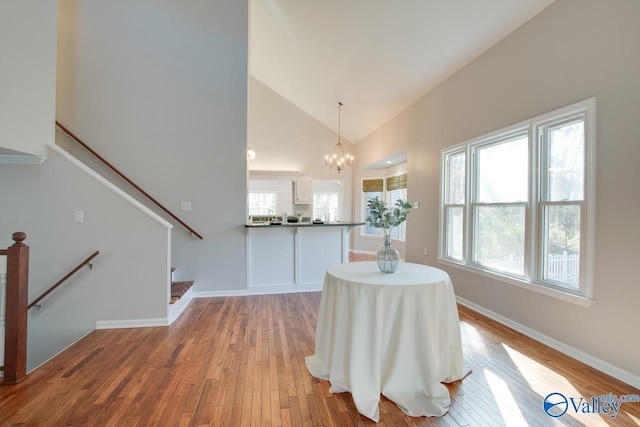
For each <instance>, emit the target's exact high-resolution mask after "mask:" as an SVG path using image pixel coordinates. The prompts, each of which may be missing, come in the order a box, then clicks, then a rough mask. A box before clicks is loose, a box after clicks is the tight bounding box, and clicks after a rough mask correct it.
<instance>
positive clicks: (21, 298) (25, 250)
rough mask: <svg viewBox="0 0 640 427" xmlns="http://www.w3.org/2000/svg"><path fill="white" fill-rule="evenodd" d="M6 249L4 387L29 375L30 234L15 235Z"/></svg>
mask: <svg viewBox="0 0 640 427" xmlns="http://www.w3.org/2000/svg"><path fill="white" fill-rule="evenodd" d="M11 238H12V239H13V240H14V242H15V243H14V244H13V245H12V246H10V247H9V248H7V288H6V299H5V302H6V309H5V313H6V314H5V318H6V322H5V335H4V349H5V350H4V351H5V353H4V384H16V383H19V382H20V381H22V380H23V379H24V377H25V376H26V375H27V311H28V310H27V306H28V305H29V302H28V293H29V246H27V245H25V244H24V240H25V239H26V238H27V235H26V234H25V233H22V232H16V233H13V235H12V236H11Z"/></svg>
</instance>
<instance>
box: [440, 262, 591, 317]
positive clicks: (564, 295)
mask: <svg viewBox="0 0 640 427" xmlns="http://www.w3.org/2000/svg"><path fill="white" fill-rule="evenodd" d="M437 259H438V262H439V263H440V264H444V265H447V266H449V267H454V268H459V269H460V270H464V271H468V272H470V273H475V274H479V275H481V276H484V277H488V278H490V279H494V280H499V281H501V282H504V283H508V284H510V285H515V286H517V287H519V288H522V289H526V290H529V291H533V292H536V293H538V294H543V295H547V296H550V297H553V298H556V299H559V300H562V301H565V302H569V303H572V304H576V305H579V306H581V307H585V308H588V307H591V305H592V304H593V303H594V302H595V300H593V299H589V298H585V297H583V296H581V295H575V294H570V293H568V292H563V291H561V290H559V289H553V288H549V287H547V286H545V285H539V284H533V283H529V282H525V281H522V280H518V279H516V278H514V277H510V276H505V275H502V274H498V273H494V272H492V271H489V270H485V269H482V268H476V267H473V266H472V265H468V264H459V263H457V262H453V261H451V260H448V259H444V258H437Z"/></svg>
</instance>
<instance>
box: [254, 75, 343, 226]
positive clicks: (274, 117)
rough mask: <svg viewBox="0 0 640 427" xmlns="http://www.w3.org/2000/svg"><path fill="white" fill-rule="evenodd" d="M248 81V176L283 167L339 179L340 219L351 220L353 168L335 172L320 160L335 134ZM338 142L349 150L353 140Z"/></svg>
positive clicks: (301, 173)
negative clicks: (253, 155) (251, 157)
mask: <svg viewBox="0 0 640 427" xmlns="http://www.w3.org/2000/svg"><path fill="white" fill-rule="evenodd" d="M249 81H250V85H249V116H248V132H247V137H248V146H250V147H251V148H252V149H254V150H255V152H256V158H255V160H252V161H250V162H249V168H250V169H251V171H252V176H253V171H283V172H285V175H287V176H291V174H290V173H289V174H287V173H286V172H297V175H298V176H310V177H312V179H341V180H342V181H343V195H344V196H343V199H342V200H343V206H342V212H343V215H342V217H341V218H340V219H343V220H351V219H352V218H351V212H352V205H351V197H350V196H351V192H352V185H353V168H352V167H351V166H349V167H347V168H346V169H344V170H343V171H342V172H340V173H338V172H337V171H336V170H334V169H329V168H328V167H326V166H325V163H324V156H325V155H328V154H332V153H333V148H334V146H335V145H336V143H337V142H338V134H337V133H335V132H333V131H332V130H331V129H329V128H328V127H326V126H325V125H323V124H322V123H320V122H319V121H317V120H316V119H314V118H313V117H311V116H309V115H308V114H307V113H305V112H304V111H302V110H300V109H299V108H298V107H296V106H295V105H293V104H292V103H290V102H289V101H287V100H286V99H284V98H283V97H281V96H280V95H278V94H277V93H275V92H274V91H273V90H271V89H270V88H268V87H267V86H265V85H264V84H263V83H261V82H260V81H258V80H256V79H255V78H250V80H249ZM344 108H348V106H344V107H343V109H344ZM343 111H344V110H343ZM337 120H338V100H336V121H337ZM342 145H344V146H345V150H346V151H347V152H350V153H353V151H354V147H353V144H351V143H349V142H348V141H345V140H344V139H343V140H342Z"/></svg>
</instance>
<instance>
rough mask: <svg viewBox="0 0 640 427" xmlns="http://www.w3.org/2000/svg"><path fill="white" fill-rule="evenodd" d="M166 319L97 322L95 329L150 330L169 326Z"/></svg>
mask: <svg viewBox="0 0 640 427" xmlns="http://www.w3.org/2000/svg"><path fill="white" fill-rule="evenodd" d="M169 320H170V319H168V318H161V317H159V318H157V319H131V320H97V321H96V329H124V328H150V327H154V326H169V325H170V324H171V323H170V322H169Z"/></svg>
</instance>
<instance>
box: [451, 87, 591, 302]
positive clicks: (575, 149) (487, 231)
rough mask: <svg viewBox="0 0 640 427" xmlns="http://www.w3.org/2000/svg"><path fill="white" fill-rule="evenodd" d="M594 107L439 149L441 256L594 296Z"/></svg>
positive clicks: (541, 286) (545, 288) (508, 277)
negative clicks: (440, 156) (440, 162)
mask: <svg viewBox="0 0 640 427" xmlns="http://www.w3.org/2000/svg"><path fill="white" fill-rule="evenodd" d="M594 115H595V99H589V100H586V101H583V102H580V103H577V104H574V105H571V106H568V107H565V108H562V109H560V110H557V111H554V112H551V113H548V114H545V115H542V116H539V117H536V118H533V119H530V120H527V121H525V122H523V123H519V124H517V125H514V126H511V127H509V128H506V129H502V130H500V131H497V132H494V133H492V134H490V135H486V136H482V137H479V138H475V139H473V140H471V141H468V142H465V143H462V144H459V145H457V146H455V147H452V148H450V149H446V150H444V151H443V152H442V169H441V185H442V187H441V188H442V190H441V199H440V200H441V202H440V209H441V215H440V247H439V257H440V259H441V260H442V261H443V262H451V263H452V264H454V265H457V266H462V267H464V268H471V269H473V270H474V271H481V272H483V274H489V275H495V277H497V278H499V279H501V280H504V281H507V282H512V283H515V284H518V285H520V286H522V285H523V284H524V285H525V287H530V288H533V289H536V290H539V291H541V292H545V293H550V294H553V295H560V293H559V292H555V291H561V293H562V295H577V296H580V297H586V298H587V299H589V298H591V295H592V279H591V276H592V274H591V272H590V271H589V269H588V268H587V267H588V266H590V265H592V264H593V262H591V260H592V257H593V249H592V246H593V239H594V235H595V230H594V227H593V209H594V202H595V186H594V180H593V179H592V177H591V176H590V175H591V174H593V173H594V171H595V157H594V154H595V132H594V126H595V118H594ZM563 298H564V297H563ZM567 299H569V300H575V299H572V298H571V297H567Z"/></svg>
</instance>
